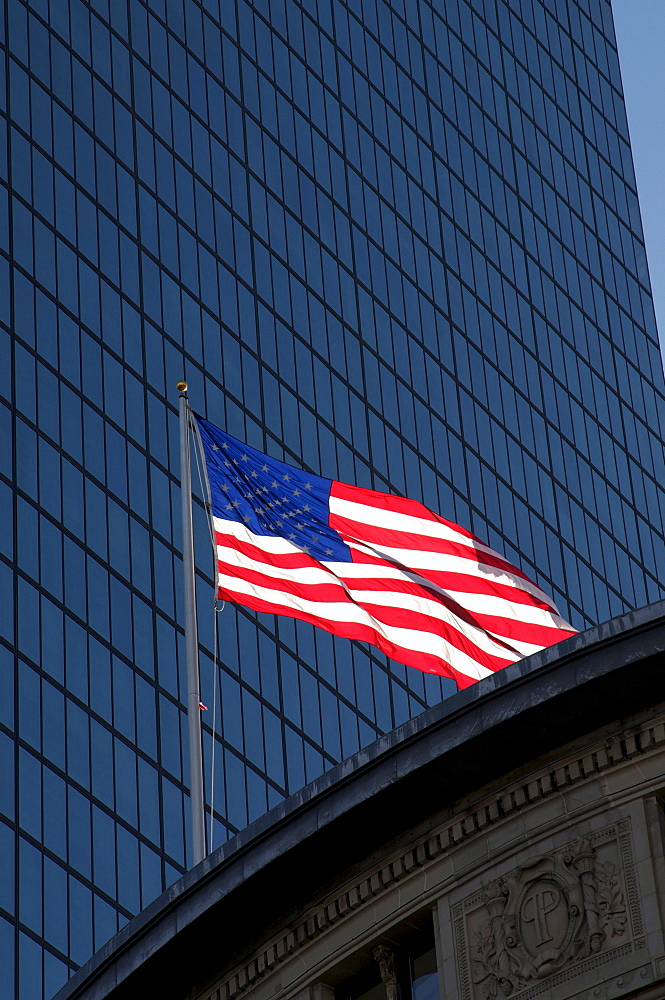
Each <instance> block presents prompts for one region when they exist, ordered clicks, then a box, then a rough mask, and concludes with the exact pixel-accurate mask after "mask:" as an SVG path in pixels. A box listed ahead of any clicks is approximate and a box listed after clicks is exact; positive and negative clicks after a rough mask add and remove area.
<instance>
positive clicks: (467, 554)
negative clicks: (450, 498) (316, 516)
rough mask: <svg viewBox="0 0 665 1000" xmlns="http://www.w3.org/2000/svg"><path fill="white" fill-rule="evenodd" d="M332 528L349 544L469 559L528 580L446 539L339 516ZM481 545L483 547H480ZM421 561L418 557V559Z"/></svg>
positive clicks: (332, 517) (507, 566)
mask: <svg viewBox="0 0 665 1000" xmlns="http://www.w3.org/2000/svg"><path fill="white" fill-rule="evenodd" d="M329 520H330V527H331V528H334V530H335V531H338V532H339V533H340V535H341V536H342V539H343V540H344V541H345V542H348V541H355V542H362V543H364V544H365V545H372V546H374V545H378V546H386V547H387V548H398V549H412V550H413V551H414V552H416V553H418V552H423V553H424V552H439V553H441V554H442V555H449V556H458V557H459V558H460V559H468V560H469V562H472V563H475V564H476V565H478V564H481V565H485V566H493V567H494V568H495V569H501V570H504V571H505V572H507V573H511V574H512V575H513V576H519V577H522V578H523V579H526V577H525V576H524V573H522V572H521V571H520V570H519V569H517V568H516V567H515V566H513V565H512V564H511V563H509V562H507V561H506V560H505V559H502V558H501V556H499V555H496V554H493V553H488V552H483V551H481V550H480V549H478V550H477V551H476V550H475V549H473V548H470V547H469V546H468V545H464V543H463V542H453V541H449V540H448V539H445V538H433V537H432V536H430V535H418V534H413V533H411V532H408V531H400V530H399V529H397V528H382V527H379V526H377V525H374V524H365V523H364V522H362V521H352V520H350V519H349V518H347V517H341V516H340V515H339V514H333V513H332V512H331V514H330V518H329ZM479 544H480V543H479ZM415 558H416V559H417V558H418V557H417V555H416V556H415Z"/></svg>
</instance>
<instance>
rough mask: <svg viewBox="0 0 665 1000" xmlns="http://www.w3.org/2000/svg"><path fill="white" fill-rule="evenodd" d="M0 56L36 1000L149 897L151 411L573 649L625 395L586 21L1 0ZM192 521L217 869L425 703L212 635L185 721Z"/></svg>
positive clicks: (318, 659) (612, 179) (352, 664)
mask: <svg viewBox="0 0 665 1000" xmlns="http://www.w3.org/2000/svg"><path fill="white" fill-rule="evenodd" d="M0 44H1V45H2V49H3V56H4V63H3V65H4V72H3V73H2V74H0V88H1V96H0V102H1V103H0V128H1V130H2V141H1V142H0V211H1V212H2V223H1V224H0V238H1V241H2V242H1V244H0V358H1V365H0V370H2V372H3V373H4V378H3V380H2V384H1V385H0V394H2V399H3V402H2V403H1V404H0V420H1V421H2V424H1V427H2V429H1V431H0V435H1V444H0V542H1V545H2V551H1V552H0V588H1V589H0V595H1V599H0V620H1V623H2V629H1V635H2V638H0V671H1V677H0V775H1V776H2V778H1V780H0V810H1V813H2V816H1V818H0V845H1V850H2V858H3V861H2V872H3V876H2V878H0V969H1V970H2V973H1V974H2V980H3V983H4V982H10V983H11V984H12V985H11V991H15V993H16V995H17V996H18V995H20V996H22V997H40V996H44V997H49V996H51V995H52V994H53V993H54V992H55V990H56V989H57V988H58V987H59V986H60V985H61V984H62V983H63V982H64V981H65V980H66V978H67V976H68V974H69V973H70V972H71V971H72V970H73V969H75V968H76V967H77V966H78V965H80V964H81V963H83V962H84V961H85V960H86V959H87V958H88V957H89V956H90V955H91V954H92V952H93V951H94V950H95V949H96V948H97V947H98V946H100V945H101V944H102V943H103V942H104V941H105V940H106V939H107V938H108V937H109V936H111V935H112V934H113V933H114V932H115V931H116V930H117V929H118V927H119V926H121V925H122V924H123V923H124V922H125V921H126V920H127V919H128V918H129V917H130V916H131V915H132V914H134V913H136V912H137V911H138V910H139V909H140V908H141V907H143V906H145V905H146V903H148V902H149V901H150V900H151V899H153V898H154V897H155V896H156V895H157V894H159V892H161V890H162V889H163V887H165V886H166V885H167V884H169V883H170V882H172V881H173V880H174V879H175V878H177V877H178V875H179V874H180V873H181V872H183V871H184V870H185V868H186V866H187V860H188V844H187V840H188V830H187V826H188V809H189V798H188V794H187V783H188V761H187V750H186V736H185V729H186V718H185V712H184V700H185V690H184V670H183V666H184V665H183V655H182V654H183V635H182V625H181V623H182V621H183V614H182V586H181V582H180V572H181V550H180V527H179V523H178V522H179V502H180V496H179V462H178V428H177V393H176V392H175V383H176V381H177V380H178V379H180V378H182V377H183V376H184V377H185V378H186V379H187V380H188V382H189V384H190V397H191V399H192V403H193V405H194V408H195V409H196V410H197V411H199V412H201V413H205V414H206V415H207V416H208V418H209V419H210V420H212V421H214V422H216V423H218V424H220V425H221V426H223V427H225V428H226V429H227V430H228V431H229V432H230V433H232V434H234V435H236V436H237V437H239V438H242V439H244V440H246V441H248V443H249V444H251V445H253V446H255V447H258V448H259V449H263V450H265V451H267V452H269V453H270V454H272V455H274V456H276V457H278V458H281V459H284V460H286V461H290V462H292V463H295V464H302V465H303V466H304V467H306V468H308V469H311V470H313V471H314V472H317V473H321V474H323V475H326V476H330V477H332V478H339V479H342V480H345V481H351V482H355V483H357V484H359V485H363V486H371V487H374V488H377V489H388V490H393V491H397V492H402V493H405V494H407V495H410V496H412V497H416V498H419V499H422V500H423V501H424V502H425V503H426V504H428V505H429V506H431V507H433V508H435V509H437V510H440V511H441V513H442V514H443V515H444V516H446V517H449V518H451V519H452V520H455V521H458V522H459V523H461V524H463V525H465V526H466V527H469V528H471V529H472V530H473V531H475V532H476V533H477V534H479V535H480V536H481V537H483V538H485V539H486V540H487V541H488V542H489V543H490V544H491V545H492V546H494V547H495V548H497V549H499V550H501V551H502V552H504V553H505V555H506V556H507V557H508V558H509V559H511V560H512V561H514V562H516V563H517V564H519V565H521V566H522V567H523V568H524V570H525V571H526V572H527V573H528V574H529V575H531V576H532V577H534V578H536V579H537V580H538V581H539V582H540V584H541V585H542V586H543V587H544V588H545V589H547V590H548V591H550V592H551V593H552V594H553V595H554V596H555V599H556V600H557V602H558V603H559V606H560V608H561V610H562V612H563V613H564V614H567V615H568V616H569V617H570V618H571V620H572V621H573V622H574V624H575V625H576V626H577V627H578V628H584V627H585V626H586V625H588V624H590V623H593V622H596V621H600V620H603V619H607V618H609V617H610V616H612V615H615V614H617V613H620V612H622V611H624V610H626V609H629V608H632V607H636V606H639V605H643V604H645V603H648V602H649V601H652V600H654V599H656V598H658V597H660V596H662V595H663V590H662V587H661V586H660V585H659V582H658V571H657V568H658V566H659V565H660V566H661V567H662V565H663V562H664V556H665V545H664V540H663V488H662V485H661V484H662V481H663V476H662V468H663V457H664V456H663V438H662V435H661V432H660V431H659V424H658V421H659V417H660V416H662V413H663V379H662V369H661V362H660V356H659V352H658V346H657V341H656V333H655V328H654V315H653V308H652V303H651V298H650V291H649V283H648V275H647V270H646V262H645V256H644V246H643V241H642V231H641V224H640V218H639V210H638V204H637V197H636V190H635V180H634V176H633V169H632V162H631V154H630V149H629V145H628V134H627V128H626V118H625V114H624V107H623V99H622V93H621V85H620V77H619V69H618V62H617V52H616V47H615V41H614V33H613V27H612V21H611V9H610V5H609V2H608V0H473V2H472V3H471V2H468V3H467V2H465V0H436V2H432V3H430V2H428V0H362V3H361V2H360V0H355V2H354V0H347V2H343V0H254V2H253V3H252V2H249V0H7V2H6V3H5V4H4V5H3V6H2V11H1V12H0ZM10 372H11V373H12V375H11V377H10V374H9V373H10ZM196 519H197V522H196V532H197V567H198V575H199V620H200V626H201V644H202V656H201V661H202V677H203V701H204V703H205V704H206V705H208V711H207V712H204V713H203V719H204V725H205V738H204V743H205V746H204V750H205V758H206V769H207V773H206V779H205V784H206V795H207V797H208V800H210V796H211V766H212V765H211V761H212V745H213V735H212V731H213V727H214V730H215V734H216V735H215V737H214V743H215V767H214V782H215V788H214V813H215V820H214V829H213V842H214V845H215V846H217V845H219V844H220V843H222V842H223V841H224V840H225V839H227V838H228V837H229V836H231V835H232V834H233V833H234V832H235V831H237V830H239V829H241V828H242V827H243V826H245V825H246V824H247V823H248V821H251V820H252V819H254V818H255V817H257V816H259V815H260V814H261V813H263V812H265V810H267V809H268V808H269V807H270V806H272V805H273V804H275V803H277V802H278V801H280V800H281V799H282V798H283V797H284V796H285V795H286V794H288V793H289V792H290V791H293V790H295V789H297V788H298V787H300V786H302V785H303V784H304V783H305V782H307V781H309V780H311V779H312V778H314V777H316V776H317V775H319V774H321V773H322V771H324V770H325V769H326V768H327V767H328V766H330V765H331V764H332V763H333V762H335V761H337V760H339V759H341V758H342V757H345V756H347V755H348V754H350V753H352V752H353V751H355V750H357V749H358V748H359V747H360V746H363V745H366V744H367V743H368V742H370V741H372V740H373V739H375V738H376V736H377V735H379V734H380V733H382V732H385V731H386V730H389V729H391V728H392V727H394V726H395V725H396V724H398V723H400V722H403V721H404V720H406V719H407V718H409V717H410V716H413V715H414V714H417V713H419V712H421V711H422V710H423V709H424V708H425V707H426V706H427V705H429V704H432V703H434V702H436V701H438V700H439V699H440V698H441V697H442V695H445V694H449V693H450V685H449V684H448V683H447V682H443V683H442V682H441V681H439V680H438V679H435V678H432V677H429V676H425V675H422V674H420V673H419V672H418V671H416V670H407V669H406V668H404V667H401V666H400V665H398V664H395V663H390V662H388V661H387V660H386V659H385V658H384V657H381V656H379V655H377V654H375V653H373V652H372V651H371V650H369V649H367V648H366V647H364V646H362V645H361V644H354V643H350V642H346V641H341V640H340V641H336V640H334V639H332V638H331V637H330V636H328V635H327V634H325V633H322V632H321V633H318V632H315V631H314V630H313V629H311V628H310V627H308V626H305V625H301V624H296V623H294V622H292V621H289V620H288V619H279V620H276V619H274V618H272V617H270V616H266V615H255V614H253V613H251V612H247V611H243V610H238V609H235V608H231V607H226V608H224V609H223V610H222V611H221V612H220V613H219V614H218V615H217V626H218V629H219V633H220V634H221V635H222V642H221V648H222V655H221V665H220V668H219V674H218V686H217V690H216V692H215V691H214V690H213V688H214V685H213V677H214V673H215V671H214V667H213V645H214V628H213V616H214V612H213V600H212V588H211V585H210V583H209V582H208V581H209V579H210V576H211V555H210V550H209V545H208V535H207V527H206V524H205V516H204V513H203V508H202V505H201V503H200V502H199V503H197V506H196ZM220 704H221V706H222V708H221V711H220ZM11 991H10V995H11Z"/></svg>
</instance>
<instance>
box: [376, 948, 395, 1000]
mask: <svg viewBox="0 0 665 1000" xmlns="http://www.w3.org/2000/svg"><path fill="white" fill-rule="evenodd" d="M372 957H373V958H374V960H375V961H376V962H378V963H379V972H380V974H381V982H382V983H383V985H384V986H385V988H386V1000H397V976H396V975H395V954H394V952H392V951H391V950H390V948H388V947H387V946H386V945H385V944H378V945H377V946H376V948H375V949H374V951H373V952H372Z"/></svg>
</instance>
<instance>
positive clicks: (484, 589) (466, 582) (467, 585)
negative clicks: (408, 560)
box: [338, 549, 552, 613]
mask: <svg viewBox="0 0 665 1000" xmlns="http://www.w3.org/2000/svg"><path fill="white" fill-rule="evenodd" d="M352 555H353V562H354V563H358V564H365V563H366V564H367V565H368V566H391V567H393V568H394V569H396V570H398V571H399V572H400V573H413V574H416V575H417V576H419V577H422V579H423V580H427V581H429V582H430V583H434V584H436V585H437V586H439V587H441V589H442V590H450V591H459V592H460V593H466V594H488V595H491V596H492V597H500V598H501V599H502V600H505V601H508V602H509V603H510V604H528V605H530V606H532V607H536V608H542V609H543V610H544V611H548V612H550V613H551V611H552V605H551V604H548V603H547V602H546V601H543V600H541V599H540V598H538V597H536V596H535V595H534V594H531V593H530V592H529V591H528V590H521V589H520V588H519V587H516V586H515V585H514V584H512V583H498V582H496V581H494V580H488V579H487V577H484V576H478V575H474V574H473V573H452V572H450V571H448V570H436V569H422V568H420V567H418V568H416V567H413V568H411V567H408V566H403V565H402V564H401V563H399V562H398V561H397V560H396V559H391V558H389V557H385V558H382V557H381V556H375V555H370V554H369V553H368V552H360V551H358V549H353V550H352ZM513 568H514V567H511V571H512V570H513ZM338 575H339V576H340V577H342V579H351V578H350V577H346V578H345V577H344V568H343V567H341V568H340V569H339V572H338ZM520 575H521V574H520ZM365 579H366V580H367V583H368V584H369V585H372V586H373V588H374V589H376V590H392V589H393V584H394V583H395V582H396V581H394V580H393V579H392V578H388V579H385V577H379V576H377V577H367V578H365ZM374 585H375V586H374Z"/></svg>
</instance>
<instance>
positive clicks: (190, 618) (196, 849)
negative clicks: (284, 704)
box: [176, 382, 206, 865]
mask: <svg viewBox="0 0 665 1000" xmlns="http://www.w3.org/2000/svg"><path fill="white" fill-rule="evenodd" d="M176 389H177V390H178V392H179V393H180V404H179V411H180V493H181V506H182V554H183V567H184V583H185V646H186V653H187V717H188V724H189V770H190V795H191V810H192V853H193V857H194V864H195V865H197V864H198V863H199V862H200V861H203V859H204V857H205V855H206V846H205V843H206V837H205V806H204V801H203V753H202V748H201V694H200V683H199V639H198V626H197V620H196V584H195V576H194V530H193V525H192V473H191V464H190V454H189V423H190V416H189V414H190V410H189V400H188V397H187V383H186V382H178V383H177V385H176Z"/></svg>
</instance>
